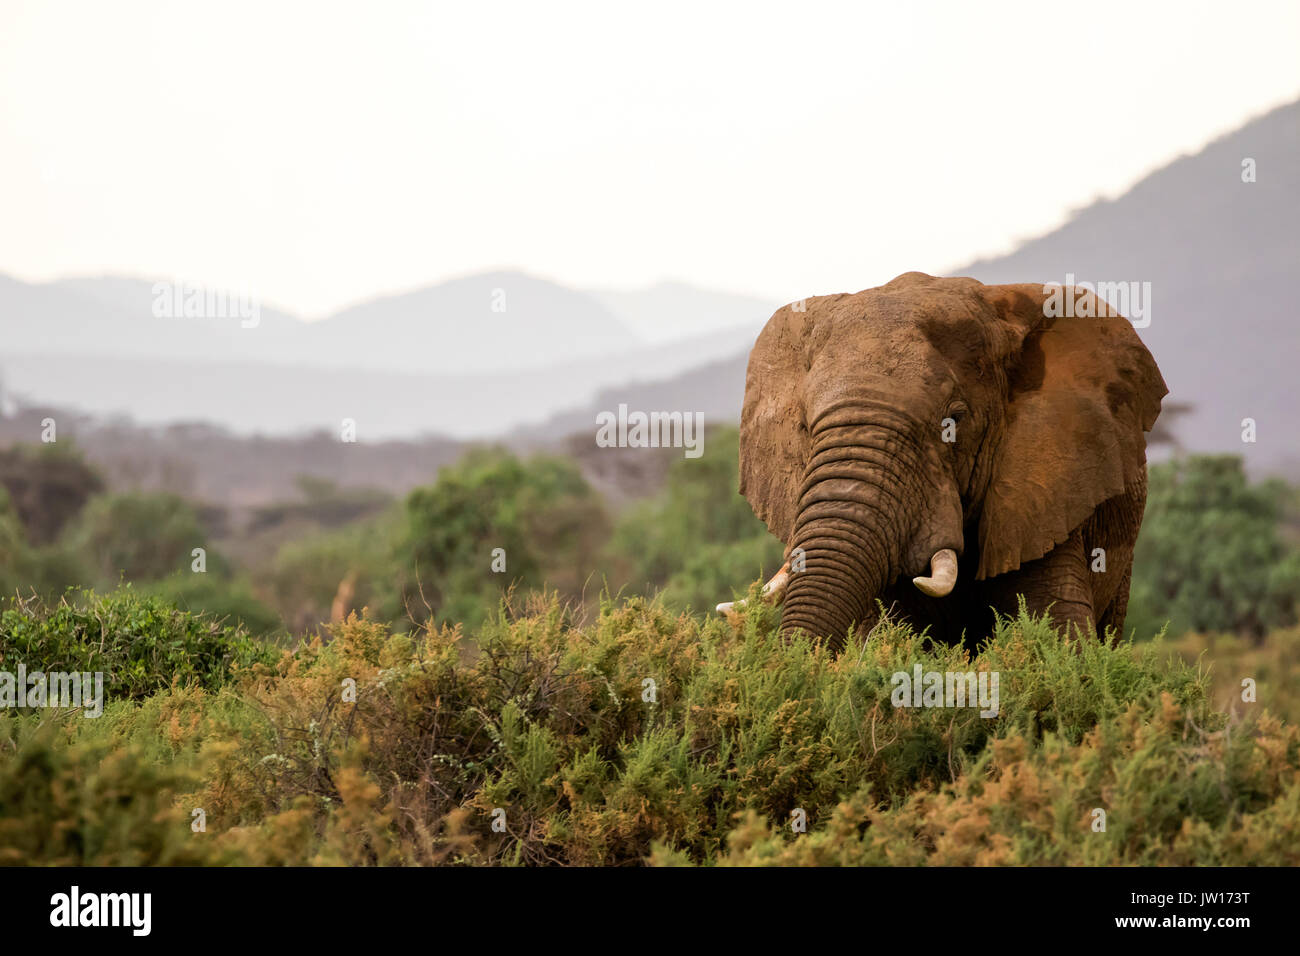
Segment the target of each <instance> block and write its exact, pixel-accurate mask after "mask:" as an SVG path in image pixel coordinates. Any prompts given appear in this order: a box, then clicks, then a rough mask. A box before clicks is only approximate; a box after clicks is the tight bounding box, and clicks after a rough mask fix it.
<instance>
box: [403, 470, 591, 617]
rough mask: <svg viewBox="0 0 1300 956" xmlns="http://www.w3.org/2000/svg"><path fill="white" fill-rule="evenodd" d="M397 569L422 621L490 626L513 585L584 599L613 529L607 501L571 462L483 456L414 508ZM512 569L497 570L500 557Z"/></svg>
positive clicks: (419, 494)
mask: <svg viewBox="0 0 1300 956" xmlns="http://www.w3.org/2000/svg"><path fill="white" fill-rule="evenodd" d="M406 515H407V530H406V535H405V537H404V539H403V540H402V542H401V544H400V545H399V552H398V555H399V556H398V559H397V564H398V567H399V571H400V574H401V579H402V587H401V595H402V602H403V607H404V610H405V611H406V612H407V613H409V614H410V615H411V616H412V617H413V618H414V619H415V620H417V621H418V620H423V619H424V618H425V617H427V616H428V612H429V610H430V609H432V613H433V616H434V619H435V620H437V621H440V622H462V623H464V624H466V625H467V626H475V625H477V624H479V623H481V622H482V621H483V620H484V618H485V617H486V616H487V614H488V613H489V612H490V610H491V609H492V608H494V607H496V606H497V604H498V602H499V601H500V599H501V596H502V594H503V592H504V591H506V590H507V589H508V588H510V587H511V586H514V587H518V588H522V589H534V588H540V587H543V586H549V587H552V588H555V589H556V590H558V591H559V592H560V593H561V594H563V595H564V596H565V597H568V598H578V597H580V596H581V594H582V592H583V589H584V587H585V586H586V584H587V580H588V578H589V577H590V575H591V568H593V567H594V566H595V563H596V562H595V558H596V554H597V551H598V550H599V548H600V546H601V543H602V542H603V541H604V540H605V537H606V535H607V534H608V521H607V518H606V517H605V512H604V507H603V505H602V503H601V501H600V498H599V496H598V495H597V494H596V493H595V492H594V491H593V490H592V488H591V486H590V485H588V484H587V482H586V480H585V479H584V478H583V477H582V474H581V473H580V472H579V471H578V468H577V466H576V465H574V464H573V463H572V462H570V461H568V460H567V459H563V458H552V457H545V456H541V457H537V458H533V459H530V460H528V461H521V460H520V459H518V458H516V457H515V456H513V455H511V454H509V453H508V452H504V451H500V450H497V449H479V450H475V451H472V452H470V453H469V454H467V455H466V456H465V458H464V459H462V460H461V461H460V462H458V463H457V464H455V465H453V466H450V467H447V468H444V469H443V470H442V471H441V472H440V473H439V475H438V481H437V483H436V484H434V485H432V486H430V487H425V488H419V489H416V490H415V491H413V492H412V493H411V495H410V496H409V497H408V498H407V500H406ZM498 548H500V549H502V550H503V551H504V559H505V570H504V572H500V573H497V572H494V571H493V568H492V563H493V560H494V558H493V552H494V551H495V549H498Z"/></svg>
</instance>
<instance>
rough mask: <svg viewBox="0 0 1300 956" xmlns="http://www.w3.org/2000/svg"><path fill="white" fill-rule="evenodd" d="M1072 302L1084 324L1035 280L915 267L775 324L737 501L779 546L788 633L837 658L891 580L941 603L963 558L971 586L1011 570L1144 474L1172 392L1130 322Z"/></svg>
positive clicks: (755, 375) (750, 390) (746, 421)
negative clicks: (980, 277)
mask: <svg viewBox="0 0 1300 956" xmlns="http://www.w3.org/2000/svg"><path fill="white" fill-rule="evenodd" d="M1077 296H1078V298H1079V299H1080V300H1083V299H1085V298H1086V299H1088V301H1089V307H1090V308H1091V314H1092V315H1093V316H1095V317H1093V318H1074V317H1071V318H1054V317H1052V316H1050V315H1048V314H1047V313H1049V312H1051V311H1052V310H1051V309H1046V308H1045V301H1046V300H1047V297H1048V296H1047V292H1046V291H1045V290H1044V288H1043V286H1041V285H1003V286H986V285H983V284H982V283H980V282H977V281H976V280H974V279H966V278H935V277H933V276H928V275H923V274H921V273H917V272H910V273H907V274H905V275H902V276H899V277H898V278H896V279H894V280H893V281H892V282H890V283H889V284H888V285H884V286H881V287H879V288H876V289H870V290H867V291H865V292H859V293H857V294H855V295H831V296H821V297H817V298H812V299H807V300H805V301H804V302H802V303H797V304H795V305H792V306H784V307H782V308H781V309H779V310H777V312H776V313H775V314H774V315H773V316H772V318H771V319H770V320H769V321H768V323H767V325H766V327H765V328H764V329H763V331H762V333H761V334H760V335H759V338H758V341H757V343H756V344H755V345H754V349H753V351H752V353H751V355H750V359H749V367H748V372H747V376H746V382H745V401H744V409H743V412H742V416H741V425H740V491H741V493H742V494H743V495H744V496H745V497H746V498H747V499H748V500H749V502H750V504H751V506H752V507H753V509H754V511H755V513H756V514H757V515H758V516H759V517H760V518H761V519H762V520H763V521H764V522H765V523H766V524H767V526H768V528H769V529H770V530H771V532H772V533H773V534H774V535H776V536H777V537H778V538H780V539H781V541H782V542H783V543H785V545H786V555H787V567H788V568H790V569H791V570H792V571H793V573H789V574H788V575H785V576H782V575H778V578H779V579H780V580H779V582H777V586H776V587H774V590H783V591H784V599H785V609H784V615H783V619H782V631H783V632H784V633H787V634H788V633H790V632H793V631H794V630H796V629H802V630H804V631H806V632H808V633H809V634H811V635H813V636H816V637H825V638H828V639H829V640H830V641H831V643H832V644H833V645H835V646H837V647H838V646H839V645H840V643H841V642H842V640H843V637H844V635H845V633H846V631H847V630H848V628H849V627H850V625H852V624H854V623H859V624H861V623H864V622H867V621H869V620H871V619H873V618H874V616H875V599H876V598H877V597H878V596H879V595H880V594H881V592H882V590H884V589H885V588H886V587H889V586H892V585H893V584H894V583H895V582H897V581H899V580H900V579H901V580H903V581H905V580H906V579H907V578H911V579H913V582H914V584H915V586H916V587H917V588H919V589H921V590H922V591H924V592H925V593H926V594H930V595H934V596H937V597H942V596H943V595H945V594H947V593H948V592H949V591H951V590H952V588H953V584H954V581H955V579H956V575H957V566H958V556H959V555H961V556H964V557H963V558H962V560H961V564H962V567H963V568H966V569H968V570H973V571H974V575H975V577H976V579H984V578H990V577H993V576H996V575H1000V574H1003V573H1005V572H1008V571H1011V570H1014V569H1016V568H1018V567H1020V565H1021V564H1022V563H1023V562H1029V561H1033V560H1035V559H1037V558H1040V557H1042V556H1043V555H1044V554H1046V553H1047V552H1048V551H1050V550H1051V549H1052V548H1054V547H1055V546H1057V545H1058V544H1060V543H1061V542H1063V541H1065V540H1066V539H1067V538H1068V537H1069V536H1070V534H1071V532H1072V531H1073V530H1074V529H1075V528H1077V527H1079V526H1080V524H1081V523H1082V522H1084V521H1085V520H1086V519H1087V518H1088V517H1089V515H1090V514H1091V513H1092V512H1093V510H1094V509H1096V508H1097V507H1098V506H1099V505H1100V504H1101V503H1102V502H1103V501H1105V500H1107V499H1108V498H1111V497H1113V496H1115V495H1119V494H1121V493H1122V492H1123V491H1124V489H1125V487H1126V485H1128V484H1129V483H1130V482H1132V481H1135V480H1137V479H1138V478H1139V476H1140V475H1141V474H1142V473H1143V469H1144V468H1145V461H1146V454H1145V440H1144V436H1143V432H1144V431H1147V430H1150V428H1151V426H1152V425H1153V424H1154V422H1155V418H1156V415H1157V414H1158V412H1159V408H1160V399H1161V397H1162V396H1163V395H1164V394H1165V392H1166V389H1165V385H1164V381H1163V380H1162V379H1161V377H1160V373H1159V370H1158V369H1157V368H1156V365H1155V362H1154V361H1153V360H1152V358H1151V355H1150V353H1149V352H1147V350H1146V348H1145V346H1144V345H1143V344H1142V342H1141V340H1140V339H1139V338H1138V336H1137V333H1136V332H1134V331H1133V328H1132V326H1131V324H1130V323H1129V322H1128V321H1127V320H1126V319H1124V318H1123V317H1122V316H1119V315H1118V314H1117V313H1115V312H1114V311H1113V310H1111V309H1109V307H1107V306H1106V304H1105V303H1104V302H1103V301H1101V300H1098V299H1096V298H1095V297H1091V295H1090V294H1089V293H1084V292H1077ZM1099 313H1100V314H1099ZM1075 314H1076V315H1083V314H1087V311H1086V310H1085V309H1084V308H1079V309H1078V310H1077V311H1076V312H1075ZM796 549H798V550H796ZM972 551H974V552H975V553H972ZM792 556H794V557H797V561H796V562H794V564H793V567H792V568H791V562H790V558H791V557H792ZM785 571H786V569H783V575H784V574H785Z"/></svg>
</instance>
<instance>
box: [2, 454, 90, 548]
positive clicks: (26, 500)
mask: <svg viewBox="0 0 1300 956" xmlns="http://www.w3.org/2000/svg"><path fill="white" fill-rule="evenodd" d="M103 488H104V482H103V479H101V478H100V476H99V473H98V472H97V471H95V469H93V468H92V467H91V466H90V465H88V464H86V461H85V459H84V457H83V456H82V454H81V451H80V449H78V448H77V446H76V445H74V444H72V443H70V442H67V441H63V442H57V443H50V444H39V445H14V446H12V447H10V448H0V491H7V493H8V496H9V498H10V499H11V501H12V507H13V509H14V512H15V514H16V515H17V517H18V520H19V523H20V525H21V526H22V528H23V530H24V534H25V535H26V538H27V540H28V541H29V542H31V543H32V544H34V545H46V544H50V543H51V542H53V541H54V540H55V539H56V538H57V537H58V536H59V534H60V532H61V531H62V530H63V528H64V526H65V525H66V524H67V523H68V522H69V521H70V520H72V519H73V518H74V517H75V516H76V515H77V514H78V513H79V512H80V511H81V509H82V507H83V506H84V505H85V503H86V502H87V501H88V500H89V499H90V497H91V496H92V495H95V494H98V493H99V492H100V491H102V490H103Z"/></svg>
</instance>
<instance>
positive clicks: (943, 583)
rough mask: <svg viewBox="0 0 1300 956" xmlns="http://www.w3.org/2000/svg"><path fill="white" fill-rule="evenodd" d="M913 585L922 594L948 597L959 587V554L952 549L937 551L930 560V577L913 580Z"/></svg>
mask: <svg viewBox="0 0 1300 956" xmlns="http://www.w3.org/2000/svg"><path fill="white" fill-rule="evenodd" d="M912 583H913V584H915V585H916V587H917V589H918V590H919V591H920V592H921V593H922V594H928V595H930V597H946V596H947V595H949V594H951V593H952V589H953V588H954V587H956V586H957V552H956V551H954V550H953V549H952V548H944V549H943V550H942V551H936V552H935V553H934V557H932V558H931V559H930V576H929V577H928V578H926V577H920V578H912Z"/></svg>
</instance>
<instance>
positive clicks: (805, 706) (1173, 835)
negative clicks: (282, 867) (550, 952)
mask: <svg viewBox="0 0 1300 956" xmlns="http://www.w3.org/2000/svg"><path fill="white" fill-rule="evenodd" d="M752 593H754V592H753V591H751V594H752ZM28 616H31V615H28ZM181 617H185V615H181ZM42 620H48V621H50V622H51V625H50V626H51V627H52V628H53V629H54V630H60V631H67V632H68V633H74V632H75V631H76V630H77V627H78V626H79V625H78V624H77V623H76V622H77V619H74V618H71V617H62V618H57V620H58V621H62V622H64V623H62V624H56V623H55V621H56V618H55V617H53V616H47V617H42ZM777 623H778V614H777V612H776V611H775V610H773V609H771V608H768V607H765V606H762V605H759V606H755V607H753V608H751V609H750V611H749V612H748V614H745V615H741V617H740V618H739V619H738V621H737V622H736V623H735V624H733V623H730V622H727V621H724V620H722V619H720V618H717V617H709V618H707V619H700V618H696V617H692V616H689V615H676V614H673V613H671V612H669V611H667V610H666V609H665V608H664V606H663V605H662V603H661V602H658V601H645V600H643V599H640V598H636V599H632V600H629V601H625V602H619V603H615V602H610V601H607V602H605V604H604V605H603V607H602V610H601V613H600V616H599V619H598V620H596V621H595V622H593V623H591V624H589V625H586V626H577V625H575V624H574V623H573V621H572V620H571V618H570V616H569V614H568V613H567V612H566V611H565V610H564V609H563V608H562V606H561V605H559V604H558V603H556V602H555V601H554V600H553V599H551V600H549V601H544V600H542V599H540V598H539V599H536V600H535V601H534V602H533V603H532V605H531V607H530V608H529V609H528V612H527V613H525V614H522V615H519V616H517V617H515V618H514V619H511V620H503V619H500V618H493V619H491V620H489V621H487V622H486V623H485V624H484V625H483V626H481V627H479V628H478V629H476V630H475V631H474V632H473V634H472V640H471V639H470V638H469V637H467V636H465V635H464V634H462V632H461V631H460V629H459V628H455V629H453V628H442V629H426V630H424V631H422V632H420V633H418V634H393V633H391V631H390V630H389V628H388V627H387V626H385V625H383V624H381V623H379V622H374V621H366V620H362V619H358V618H356V617H353V618H351V619H349V620H348V621H346V622H342V623H340V624H338V625H336V626H334V627H333V628H332V638H331V640H329V641H321V640H314V641H312V642H310V643H308V644H304V645H303V646H301V647H300V648H299V649H298V650H297V651H296V652H294V653H293V654H286V655H283V656H282V657H280V658H278V659H277V661H276V662H275V663H274V664H273V665H268V666H262V667H256V668H252V669H249V670H247V671H245V672H244V674H243V676H242V677H241V676H238V675H235V674H232V672H231V671H230V670H229V669H226V670H223V671H222V672H221V674H222V677H221V679H222V681H224V684H223V685H222V686H220V687H213V686H209V687H208V688H207V689H204V688H202V687H199V686H196V685H195V684H194V683H191V684H190V685H188V686H187V685H186V684H185V678H184V675H181V677H182V679H181V680H178V681H175V682H173V683H171V684H170V686H162V682H159V683H158V685H157V686H158V687H159V689H158V690H157V692H156V693H154V694H153V695H152V696H150V697H147V698H145V699H139V698H137V700H136V701H135V702H132V701H126V700H122V701H118V702H116V703H114V704H112V705H111V706H110V707H109V709H108V710H107V711H106V713H105V716H104V717H102V718H100V719H99V720H81V719H76V718H64V722H63V723H62V724H61V725H60V730H59V733H58V734H51V735H47V736H44V737H40V736H39V734H38V733H37V731H38V729H39V728H38V727H37V724H39V723H41V718H40V717H39V716H38V715H34V714H33V715H24V716H15V717H12V718H9V719H8V722H7V723H5V722H0V800H3V799H5V797H6V794H14V795H15V796H14V797H13V798H12V799H13V800H14V803H13V806H15V807H17V808H18V810H17V811H16V813H14V814H11V815H9V817H8V818H7V823H6V826H7V827H10V828H12V829H14V831H15V832H26V831H22V829H21V828H22V827H24V826H29V828H30V830H31V831H32V832H33V833H36V834H49V833H53V832H55V830H56V829H57V826H58V824H59V821H61V820H62V821H66V822H67V823H68V824H70V826H65V829H71V830H73V831H77V830H78V829H79V828H84V827H90V828H92V829H91V831H89V832H88V833H87V835H86V838H84V839H80V840H78V839H76V838H73V837H69V836H67V835H66V834H63V833H62V831H60V834H61V835H60V836H59V838H58V839H55V840H52V841H51V842H50V844H49V849H46V848H45V843H44V842H42V840H40V839H37V838H35V837H33V838H30V839H29V838H26V837H23V838H20V839H18V841H17V842H16V843H15V846H17V847H19V848H20V849H19V852H18V853H16V854H15V853H11V854H10V855H9V857H8V858H7V859H8V861H9V862H59V861H67V860H69V859H73V858H76V859H80V860H82V861H84V862H87V863H94V862H114V861H121V860H139V861H141V862H152V863H161V862H174V861H177V860H180V859H182V858H185V857H184V854H187V853H188V854H190V855H191V857H193V856H195V855H197V856H201V858H202V859H204V860H205V861H209V862H215V861H222V862H231V861H237V862H244V863H260V864H266V863H291V864H304V863H308V864H322V863H346V864H433V863H479V864H483V863H487V864H527V863H533V864H556V863H558V864H602V865H611V864H612V865H618V864H639V863H645V862H652V863H659V864H685V863H692V864H746V865H748V864H764V863H778V864H789V863H800V864H827V863H838V864H845V863H852V864H927V863H929V864H986V863H1013V864H1068V865H1086V864H1116V863H1119V864H1125V863H1134V864H1193V863H1198V864H1211V863H1228V864H1244V863H1250V864H1296V863H1298V862H1300V839H1297V837H1300V734H1297V731H1296V730H1295V728H1293V727H1290V726H1287V725H1283V724H1281V723H1280V722H1279V721H1278V720H1276V719H1275V718H1274V717H1272V716H1270V715H1269V714H1268V713H1267V712H1265V711H1263V710H1259V711H1258V712H1254V711H1252V710H1251V709H1249V708H1247V709H1246V710H1245V711H1243V712H1242V713H1231V714H1229V713H1224V712H1222V711H1219V710H1216V709H1215V708H1214V707H1213V706H1212V705H1211V703H1210V701H1209V687H1210V681H1209V677H1208V676H1207V674H1206V673H1205V672H1204V670H1203V669H1201V668H1198V667H1195V666H1191V665H1189V664H1188V663H1185V662H1184V661H1183V660H1181V659H1180V658H1179V657H1178V656H1177V655H1175V654H1173V653H1171V652H1170V650H1169V649H1167V648H1166V647H1165V646H1163V645H1162V644H1158V643H1153V642H1144V643H1142V644H1133V643H1121V644H1119V645H1118V646H1114V647H1110V646H1105V645H1103V644H1101V643H1100V642H1096V641H1081V642H1067V641H1065V640H1063V639H1062V638H1061V636H1060V635H1058V634H1057V633H1056V632H1055V631H1054V630H1053V629H1052V628H1051V627H1050V625H1048V624H1047V623H1046V622H1044V621H1042V620H1037V619H1032V618H1030V617H1028V616H1026V615H1024V614H1021V615H1020V616H1018V617H1016V618H1013V619H1009V620H1004V621H1002V622H1000V624H999V626H998V628H997V632H996V634H995V635H994V636H993V637H992V638H991V639H990V641H989V642H988V644H987V645H986V646H985V647H984V648H982V650H981V652H980V653H979V655H978V656H976V657H974V658H969V657H968V656H967V654H966V653H965V652H964V651H963V650H962V649H960V648H949V647H946V646H935V645H934V644H933V643H932V642H930V641H929V640H927V639H925V638H922V637H918V636H917V635H916V634H914V633H913V632H911V631H910V630H909V629H907V628H905V627H902V626H897V625H894V624H891V623H889V622H888V621H886V622H884V623H882V624H880V625H879V626H877V627H876V628H875V629H874V630H873V631H872V632H871V633H870V634H869V635H857V636H854V637H852V638H851V639H850V641H849V642H848V646H847V647H846V648H845V650H844V652H843V653H842V654H840V655H839V656H838V657H836V656H832V655H830V654H829V653H828V652H826V651H825V650H824V649H822V648H820V647H815V646H810V645H809V644H807V643H805V642H796V643H794V644H792V645H788V646H787V645H786V644H784V643H783V642H782V641H781V640H780V639H779V637H778V636H777V634H776V628H777ZM916 665H920V666H921V667H922V669H923V670H925V671H940V672H944V671H962V672H964V671H976V672H990V673H991V672H996V673H998V674H999V675H1000V685H999V702H998V704H999V706H998V713H997V715H996V716H995V717H992V718H986V717H981V716H979V714H978V712H977V710H978V709H977V708H934V707H930V708H899V707H895V706H893V704H892V702H891V698H892V696H893V680H892V677H893V675H894V674H895V673H897V672H905V673H908V674H911V673H912V672H913V669H914V667H915V666H916ZM153 667H154V668H155V669H157V664H156V663H155V664H154V665H153ZM164 669H165V668H164ZM191 679H192V678H191ZM353 681H354V682H355V687H356V695H355V700H353V699H351V698H350V697H348V696H345V693H344V691H345V689H346V688H347V687H348V686H349V682H353ZM651 682H652V683H651ZM1269 686H1270V687H1271V685H1269ZM1264 699H1265V698H1264V697H1261V700H1264ZM1243 713H1244V716H1243ZM45 722H46V723H48V718H46V721H45ZM38 737H39V740H38ZM6 741H9V743H8V744H6ZM109 754H114V755H116V757H117V759H115V760H114V761H111V762H109V763H106V764H105V765H104V766H103V768H101V769H100V770H99V771H97V773H98V777H96V778H95V781H94V782H93V785H92V784H91V782H90V774H91V772H92V768H93V767H94V766H95V761H96V760H99V759H102V758H104V757H105V756H107V755H109ZM6 788H7V789H6ZM56 790H57V792H58V793H59V794H60V795H61V796H59V797H58V798H57V799H55V798H53V797H51V798H50V799H49V800H44V799H37V800H34V801H33V800H25V799H22V798H20V797H19V796H17V795H18V794H20V793H27V792H31V793H36V794H42V793H53V792H54V791H56ZM106 792H114V793H120V794H121V795H122V804H121V806H122V809H121V810H120V811H118V810H111V811H110V810H108V809H102V810H100V811H97V813H98V816H96V817H95V818H94V820H92V821H89V822H87V821H83V820H82V818H81V817H80V816H79V815H78V814H79V813H80V812H81V811H80V810H79V809H78V808H79V807H80V806H81V804H80V803H78V802H77V800H80V799H82V798H79V797H72V796H68V794H75V793H81V794H99V795H101V796H99V797H96V799H102V794H103V793H106ZM87 799H88V798H87ZM194 807H202V808H204V810H205V812H206V814H207V823H208V831H209V832H208V833H207V834H205V835H204V837H203V840H202V842H201V844H199V843H194V842H193V841H194V839H195V838H194V837H192V836H191V834H190V832H189V829H188V813H189V811H190V809H191V808H194ZM1098 808H1100V809H1103V810H1104V811H1105V812H1106V824H1107V825H1106V829H1105V830H1104V831H1100V832H1098V831H1096V830H1095V829H1094V827H1093V822H1094V820H1095V815H1094V811H1095V810H1096V809H1098ZM498 810H499V811H502V812H504V822H505V826H506V829H505V831H504V832H496V831H494V830H493V828H492V825H491V824H492V820H493V818H494V815H498V816H499V814H497V811H498ZM795 810H802V811H804V813H805V814H806V817H807V821H808V832H807V833H794V832H792V829H791V826H790V821H791V819H792V813H793V812H794V811H795ZM147 813H152V814H154V816H153V817H150V819H152V820H154V822H153V823H152V824H145V823H144V822H143V820H144V817H145V815H146V814H147ZM114 814H119V815H120V818H121V820H122V821H126V822H130V821H139V822H136V823H131V824H130V833H128V832H127V831H126V829H125V828H124V829H123V831H122V832H117V831H114V836H113V838H112V839H111V840H106V839H105V837H104V836H103V833H104V832H106V830H107V829H111V826H110V824H111V821H112V819H113V818H114ZM137 827H138V828H139V835H138V836H132V835H131V833H134V832H135V830H136V828H137ZM94 828H98V829H94ZM177 831H179V833H180V835H181V837H183V839H184V840H185V841H191V842H190V843H185V844H184V846H181V845H180V844H181V843H182V842H183V841H182V840H181V839H180V837H178V836H177ZM69 841H72V845H73V847H74V849H69ZM92 846H93V847H97V848H99V849H96V850H94V851H93V852H92V851H91V850H89V849H85V848H88V847H92ZM77 853H80V854H81V855H80V856H77Z"/></svg>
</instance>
